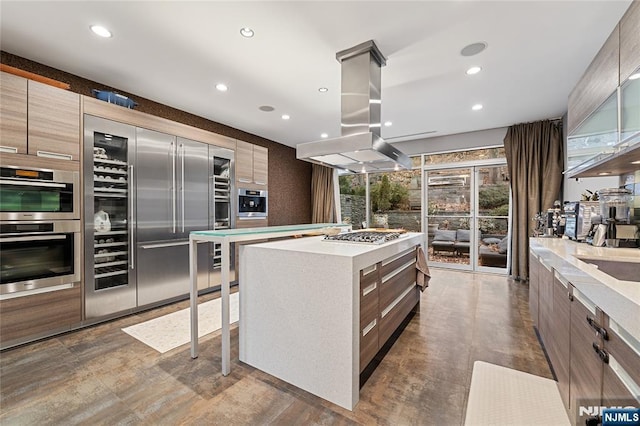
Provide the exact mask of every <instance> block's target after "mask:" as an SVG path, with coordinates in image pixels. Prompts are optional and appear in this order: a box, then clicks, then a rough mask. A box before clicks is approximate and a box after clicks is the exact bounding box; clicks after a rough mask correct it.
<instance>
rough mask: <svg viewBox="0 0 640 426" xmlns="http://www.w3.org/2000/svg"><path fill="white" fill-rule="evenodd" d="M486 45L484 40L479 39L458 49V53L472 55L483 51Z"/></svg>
mask: <svg viewBox="0 0 640 426" xmlns="http://www.w3.org/2000/svg"><path fill="white" fill-rule="evenodd" d="M487 46H488V44H487V43H485V42H484V41H481V42H478V43H471V44H469V45H467V46H465V47H463V48H462V50H461V51H460V54H461V55H462V56H474V55H477V54H478V53H480V52H482V51H484V50H485V49H486V48H487Z"/></svg>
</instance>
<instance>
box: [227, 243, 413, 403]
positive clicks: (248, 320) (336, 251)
mask: <svg viewBox="0 0 640 426" xmlns="http://www.w3.org/2000/svg"><path fill="white" fill-rule="evenodd" d="M322 238H323V237H307V238H302V239H290V240H284V241H276V242H268V243H262V244H253V245H250V246H242V247H240V258H241V262H240V271H239V277H240V318H241V319H240V360H241V361H243V362H245V363H247V364H249V365H251V366H253V367H256V368H258V369H260V370H262V371H265V372H266V373H268V374H271V375H273V376H276V377H278V378H280V379H282V380H284V381H286V382H288V383H291V384H293V385H294V386H297V387H299V388H301V389H303V390H306V391H308V392H310V393H312V394H314V395H317V396H319V397H321V398H324V399H326V400H328V401H331V402H333V403H335V404H337V405H340V406H341V407H343V408H346V409H349V410H352V409H353V408H354V406H355V405H356V403H357V402H358V399H359V389H360V382H359V376H360V371H361V366H360V335H361V330H362V327H364V326H363V325H362V324H361V316H360V303H361V287H360V283H361V271H363V270H364V272H362V273H363V274H367V273H369V271H370V270H372V269H373V270H374V271H376V270H377V269H376V268H380V265H391V261H392V260H394V259H396V258H399V257H400V256H404V255H406V254H407V253H411V252H413V253H415V247H416V246H417V245H421V244H424V242H425V235H424V234H421V233H407V234H406V235H404V236H402V237H400V238H398V239H396V240H392V241H390V242H387V243H384V244H380V245H369V244H362V243H346V242H328V241H323V240H322ZM383 261H384V262H383ZM398 262H402V263H405V262H404V261H398ZM409 265H410V266H406V265H405V266H404V267H405V268H407V269H405V271H407V272H408V275H409V276H410V275H411V272H410V271H409V270H408V268H412V270H413V271H415V255H414V258H413V265H411V264H409ZM397 271H400V269H397V270H396V271H394V272H391V273H386V275H385V276H384V277H382V278H381V281H378V280H376V281H375V282H374V284H371V285H369V284H367V289H366V290H365V292H364V293H365V295H366V294H368V292H369V291H374V290H373V289H376V287H378V288H384V287H385V285H387V284H386V282H391V281H392V280H393V278H389V277H393V276H398V277H399V276H400V275H401V274H402V272H397ZM380 275H381V276H382V273H381V274H380ZM386 280H388V281H386ZM388 285H389V286H391V285H393V284H388ZM399 288H400V291H399V293H398V294H400V293H401V292H402V291H404V293H402V294H401V295H400V296H394V297H393V298H395V301H394V302H395V304H394V303H392V304H390V305H389V308H388V310H386V311H385V312H384V313H383V314H382V318H381V317H378V320H377V325H378V326H380V327H383V325H382V323H383V321H385V320H387V318H389V317H393V316H394V314H393V312H391V314H389V315H387V314H388V313H389V312H390V311H392V310H393V309H394V308H395V307H398V308H400V305H403V309H405V310H406V309H407V306H409V304H411V306H410V307H409V309H410V308H412V307H414V306H415V305H416V304H417V303H418V300H419V291H418V290H417V287H416V286H415V272H414V273H413V281H405V282H404V283H403V284H402V285H401V287H400V286H399ZM375 291H377V290H375ZM381 291H382V290H381ZM409 293H410V294H409ZM376 294H377V293H376ZM413 297H415V299H412V298H413ZM380 300H381V302H380V303H383V302H382V298H381V299H380ZM385 303H386V302H385ZM375 307H376V308H378V304H377V302H376V304H375ZM402 312H403V314H397V315H398V316H400V315H402V318H404V317H405V316H406V314H405V313H404V312H405V311H404V310H403V311H402ZM407 312H408V310H407ZM385 315H387V316H386V317H385ZM367 322H368V320H367ZM372 324H373V327H375V326H376V322H375V321H373V322H372ZM365 325H366V324H365ZM365 329H366V327H365ZM375 331H376V333H377V332H378V329H376V330H375ZM366 333H367V332H364V334H366ZM381 339H382V337H381ZM376 343H377V340H376ZM376 351H377V349H376Z"/></svg>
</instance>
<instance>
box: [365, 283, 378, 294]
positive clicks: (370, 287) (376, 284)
mask: <svg viewBox="0 0 640 426" xmlns="http://www.w3.org/2000/svg"><path fill="white" fill-rule="evenodd" d="M377 286H378V283H377V282H374V283H373V284H371V285H370V286H368V287H365V288H364V289H363V290H362V297H365V296H366V295H367V294H369V293H371V292H372V291H373V290H375V289H376V287H377Z"/></svg>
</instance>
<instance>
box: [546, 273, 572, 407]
mask: <svg viewBox="0 0 640 426" xmlns="http://www.w3.org/2000/svg"><path fill="white" fill-rule="evenodd" d="M571 293H572V289H571V284H569V282H568V281H567V280H565V279H564V278H563V277H562V276H560V275H559V274H558V273H557V272H554V279H553V308H552V311H551V321H550V329H549V334H550V336H549V337H550V338H549V339H548V340H549V342H548V344H547V343H545V346H546V348H547V353H548V355H549V359H550V360H551V364H552V365H553V371H554V373H555V375H556V379H557V380H558V389H559V390H560V395H561V396H562V401H563V402H564V405H565V407H567V408H568V407H569V379H570V377H569V376H570V367H569V366H570V362H571V346H570V341H571V299H572V298H573V295H572V294H571Z"/></svg>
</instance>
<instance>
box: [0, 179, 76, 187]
mask: <svg viewBox="0 0 640 426" xmlns="http://www.w3.org/2000/svg"><path fill="white" fill-rule="evenodd" d="M0 185H16V186H46V187H47V188H64V187H65V186H67V185H65V184H64V183H52V182H32V181H27V180H25V181H22V180H9V179H2V180H0Z"/></svg>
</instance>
